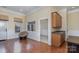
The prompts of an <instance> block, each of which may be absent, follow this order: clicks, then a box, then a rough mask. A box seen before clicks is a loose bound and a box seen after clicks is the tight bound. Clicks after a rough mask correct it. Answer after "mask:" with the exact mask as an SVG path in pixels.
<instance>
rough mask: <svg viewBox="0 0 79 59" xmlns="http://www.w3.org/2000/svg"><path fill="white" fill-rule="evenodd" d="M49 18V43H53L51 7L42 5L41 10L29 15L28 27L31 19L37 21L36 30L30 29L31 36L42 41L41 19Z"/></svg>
mask: <svg viewBox="0 0 79 59" xmlns="http://www.w3.org/2000/svg"><path fill="white" fill-rule="evenodd" d="M42 19H48V44H49V45H51V8H50V7H42V8H40V9H39V10H37V11H35V12H33V13H31V14H29V15H27V21H26V27H27V23H28V22H29V21H35V22H36V31H33V32H32V31H28V32H29V36H28V37H29V38H31V39H34V40H37V41H40V20H42Z"/></svg>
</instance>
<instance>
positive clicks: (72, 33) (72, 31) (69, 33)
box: [68, 30, 79, 36]
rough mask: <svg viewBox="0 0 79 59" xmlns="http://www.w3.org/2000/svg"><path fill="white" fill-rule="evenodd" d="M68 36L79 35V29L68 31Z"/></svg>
mask: <svg viewBox="0 0 79 59" xmlns="http://www.w3.org/2000/svg"><path fill="white" fill-rule="evenodd" d="M68 36H79V31H74V30H70V31H68Z"/></svg>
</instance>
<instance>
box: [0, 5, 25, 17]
mask: <svg viewBox="0 0 79 59" xmlns="http://www.w3.org/2000/svg"><path fill="white" fill-rule="evenodd" d="M0 11H3V12H7V13H9V14H13V15H19V16H25V14H23V13H20V12H16V11H12V10H9V9H7V8H3V7H0Z"/></svg>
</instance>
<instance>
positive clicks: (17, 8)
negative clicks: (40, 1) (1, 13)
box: [1, 6, 40, 14]
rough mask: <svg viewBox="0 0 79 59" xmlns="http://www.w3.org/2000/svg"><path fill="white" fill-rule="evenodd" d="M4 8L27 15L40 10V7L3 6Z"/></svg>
mask: <svg viewBox="0 0 79 59" xmlns="http://www.w3.org/2000/svg"><path fill="white" fill-rule="evenodd" d="M1 7H3V8H6V9H9V10H12V11H16V12H20V13H23V14H27V13H29V12H30V11H32V10H35V9H38V8H39V7H40V6H1Z"/></svg>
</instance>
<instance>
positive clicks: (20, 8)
mask: <svg viewBox="0 0 79 59" xmlns="http://www.w3.org/2000/svg"><path fill="white" fill-rule="evenodd" d="M1 7H3V8H6V9H10V10H12V11H17V12H20V13H23V14H28V13H29V12H31V11H33V10H35V9H38V8H40V7H42V6H1ZM54 7H57V8H60V9H62V8H67V9H68V11H70V10H74V9H78V8H79V6H54ZM72 7H74V8H72Z"/></svg>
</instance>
